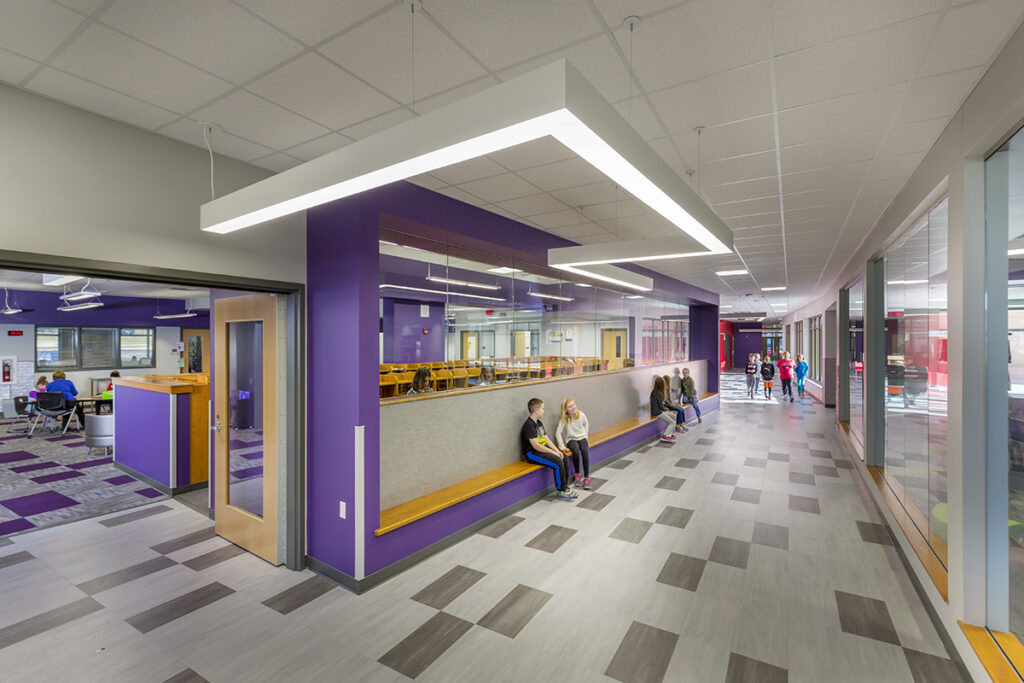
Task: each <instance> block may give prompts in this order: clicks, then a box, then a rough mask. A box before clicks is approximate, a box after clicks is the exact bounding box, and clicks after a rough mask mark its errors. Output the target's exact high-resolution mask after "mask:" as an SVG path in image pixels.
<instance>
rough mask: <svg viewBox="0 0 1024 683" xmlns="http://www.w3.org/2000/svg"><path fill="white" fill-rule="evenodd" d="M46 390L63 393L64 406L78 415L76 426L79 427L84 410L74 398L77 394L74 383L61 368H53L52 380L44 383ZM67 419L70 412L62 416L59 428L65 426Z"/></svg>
mask: <svg viewBox="0 0 1024 683" xmlns="http://www.w3.org/2000/svg"><path fill="white" fill-rule="evenodd" d="M46 390H47V391H53V392H60V393H62V394H64V406H65V407H66V408H74V411H75V415H76V416H77V417H78V428H79V429H81V428H82V426H83V425H84V424H85V410H83V409H82V404H81V403H79V402H78V401H77V400H75V397H76V396H78V389H76V388H75V383H74V382H72V381H71V380H69V379H68V378H67V375H65V374H64V371H63V370H54V371H53V381H52V382H50V383H49V384H47V385H46ZM69 419H71V415H70V414H68V415H65V416H64V419H63V420H62V422H61V425H60V428H61V429H64V428H65V427H67V425H68V420H69Z"/></svg>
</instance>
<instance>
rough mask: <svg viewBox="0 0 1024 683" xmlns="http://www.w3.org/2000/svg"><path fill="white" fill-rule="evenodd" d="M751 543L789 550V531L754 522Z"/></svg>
mask: <svg viewBox="0 0 1024 683" xmlns="http://www.w3.org/2000/svg"><path fill="white" fill-rule="evenodd" d="M751 542H753V543H757V544H758V545H766V546H768V547H770V548H781V549H782V550H789V529H787V528H786V527H784V526H779V525H778V524H768V523H767V522H754V536H753V538H752V539H751Z"/></svg>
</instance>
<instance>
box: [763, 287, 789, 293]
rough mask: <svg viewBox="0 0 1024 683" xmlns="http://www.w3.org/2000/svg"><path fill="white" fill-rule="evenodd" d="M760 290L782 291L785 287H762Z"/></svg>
mask: <svg viewBox="0 0 1024 683" xmlns="http://www.w3.org/2000/svg"><path fill="white" fill-rule="evenodd" d="M761 291H762V292H784V291H786V288H785V287H762V288H761Z"/></svg>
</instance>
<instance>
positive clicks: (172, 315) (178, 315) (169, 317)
mask: <svg viewBox="0 0 1024 683" xmlns="http://www.w3.org/2000/svg"><path fill="white" fill-rule="evenodd" d="M197 315H199V314H198V313H196V312H195V311H192V310H189V311H185V312H184V313H161V314H159V315H154V316H153V319H154V320H173V319H175V318H194V317H196V316H197Z"/></svg>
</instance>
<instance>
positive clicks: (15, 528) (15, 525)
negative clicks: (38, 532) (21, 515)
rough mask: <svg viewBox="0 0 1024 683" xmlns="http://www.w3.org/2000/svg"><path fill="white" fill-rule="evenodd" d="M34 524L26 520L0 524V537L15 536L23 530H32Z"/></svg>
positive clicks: (14, 520) (13, 520)
mask: <svg viewBox="0 0 1024 683" xmlns="http://www.w3.org/2000/svg"><path fill="white" fill-rule="evenodd" d="M35 527H36V525H35V524H33V523H32V522H30V521H28V520H27V519H12V520H11V521H9V522H0V536H6V535H7V534H16V533H18V532H19V531H24V530H25V529H34V528H35Z"/></svg>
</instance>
